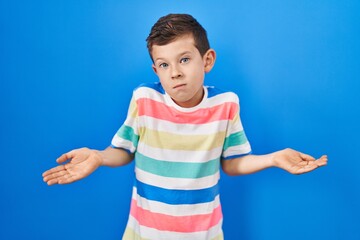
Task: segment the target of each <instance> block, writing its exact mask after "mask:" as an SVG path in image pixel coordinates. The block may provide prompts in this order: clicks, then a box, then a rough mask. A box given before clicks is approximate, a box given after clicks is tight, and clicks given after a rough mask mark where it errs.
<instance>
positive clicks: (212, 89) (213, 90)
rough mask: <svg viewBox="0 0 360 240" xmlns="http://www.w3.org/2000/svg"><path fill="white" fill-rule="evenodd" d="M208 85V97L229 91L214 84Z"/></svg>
mask: <svg viewBox="0 0 360 240" xmlns="http://www.w3.org/2000/svg"><path fill="white" fill-rule="evenodd" d="M206 87H207V90H208V98H211V97H215V96H216V95H219V94H222V93H226V92H228V91H224V90H222V89H219V88H216V87H212V86H206Z"/></svg>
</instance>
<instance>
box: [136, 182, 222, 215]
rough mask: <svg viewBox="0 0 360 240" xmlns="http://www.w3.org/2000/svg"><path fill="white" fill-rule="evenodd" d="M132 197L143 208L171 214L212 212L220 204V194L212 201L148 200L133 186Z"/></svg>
mask: <svg viewBox="0 0 360 240" xmlns="http://www.w3.org/2000/svg"><path fill="white" fill-rule="evenodd" d="M132 198H133V199H134V200H136V201H137V205H138V206H139V207H141V208H142V209H145V210H149V211H151V212H153V213H161V214H166V215H170V216H189V215H199V214H210V213H212V212H213V211H214V209H215V208H217V207H218V206H219V205H220V198H219V195H217V196H216V197H215V199H214V200H213V201H211V202H206V203H198V204H175V205H172V204H166V203H162V202H158V201H153V200H148V199H146V198H143V197H141V196H140V195H139V194H137V192H136V187H134V188H133V192H132Z"/></svg>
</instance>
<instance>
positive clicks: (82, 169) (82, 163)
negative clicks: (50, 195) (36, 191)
mask: <svg viewBox="0 0 360 240" xmlns="http://www.w3.org/2000/svg"><path fill="white" fill-rule="evenodd" d="M68 160H69V161H68ZM56 161H57V163H59V164H61V165H59V166H57V167H54V168H51V169H50V170H48V171H46V172H44V173H43V175H42V176H43V180H44V182H46V183H47V184H48V185H53V184H67V183H72V182H75V181H77V180H80V179H82V178H84V177H87V176H88V175H90V174H91V173H92V172H94V171H95V170H96V169H97V168H98V167H99V166H100V165H101V162H102V159H101V157H100V155H99V154H98V153H97V152H96V151H94V150H91V149H88V148H80V149H75V150H72V151H70V152H68V153H65V154H63V155H61V157H59V158H58V159H57V160H56ZM66 161H68V162H66ZM63 163H65V164H63Z"/></svg>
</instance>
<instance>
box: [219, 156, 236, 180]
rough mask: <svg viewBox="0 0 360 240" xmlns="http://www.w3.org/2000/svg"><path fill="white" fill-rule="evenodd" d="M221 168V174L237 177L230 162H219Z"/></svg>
mask: <svg viewBox="0 0 360 240" xmlns="http://www.w3.org/2000/svg"><path fill="white" fill-rule="evenodd" d="M221 167H222V170H223V172H224V173H225V174H227V175H229V176H237V175H239V174H238V173H237V171H236V168H235V166H234V165H233V164H231V161H226V160H223V161H222V162H221Z"/></svg>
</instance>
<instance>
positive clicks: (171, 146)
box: [43, 14, 327, 240]
mask: <svg viewBox="0 0 360 240" xmlns="http://www.w3.org/2000/svg"><path fill="white" fill-rule="evenodd" d="M147 47H148V50H149V53H150V57H151V59H152V61H153V65H152V67H153V70H154V72H155V73H156V75H157V76H158V77H159V79H160V83H154V84H144V85H141V86H140V87H138V88H137V89H135V90H134V93H133V97H132V99H131V102H130V107H129V111H128V115H127V118H126V120H125V122H124V124H123V125H122V126H121V127H120V129H119V130H118V132H117V133H116V134H115V136H114V138H113V139H112V142H111V146H110V147H108V148H107V149H105V150H103V151H97V150H91V149H88V148H82V149H76V150H73V151H70V152H68V153H65V154H63V155H62V156H61V157H60V158H58V159H57V162H58V163H65V162H66V161H67V160H69V159H70V161H69V162H67V163H65V164H63V165H60V166H57V167H54V168H52V169H50V170H48V171H46V172H45V173H44V174H43V177H44V181H45V182H47V183H48V184H49V185H53V184H66V183H71V182H74V181H77V180H79V179H82V178H84V177H86V176H88V175H89V174H90V173H92V172H93V171H95V170H96V169H97V168H98V167H99V166H122V165H125V164H127V163H129V162H130V161H132V160H133V159H135V176H136V178H135V183H134V187H133V194H132V200H131V209H130V214H129V220H128V224H127V227H126V230H125V233H124V236H123V239H156V240H158V239H192V240H193V239H223V232H222V219H223V218H222V211H221V204H220V199H219V189H218V187H219V185H218V181H219V176H220V174H219V168H220V165H221V167H222V169H223V171H224V172H225V173H227V174H229V175H240V174H249V173H254V172H257V171H260V170H263V169H265V168H269V167H273V166H275V167H279V168H282V169H284V170H287V171H288V172H290V173H293V174H301V173H305V172H309V171H312V170H314V169H316V168H317V167H320V166H324V165H326V164H327V157H326V156H322V157H321V158H320V159H318V160H315V159H314V158H313V157H311V156H309V155H306V154H303V153H300V152H297V151H295V150H291V149H285V150H282V151H278V152H274V153H271V154H268V155H258V156H255V155H252V154H251V147H250V144H249V142H248V140H247V138H246V135H245V133H244V130H243V127H242V124H241V121H240V117H239V111H240V108H239V101H238V97H237V95H236V94H234V93H232V92H225V91H221V90H219V89H217V88H214V87H206V86H204V85H203V84H204V78H205V73H208V72H210V70H211V69H212V67H213V66H214V63H215V59H216V54H215V51H214V50H213V49H211V48H210V46H209V42H208V39H207V35H206V31H205V30H204V29H203V27H202V26H201V25H200V24H199V23H198V22H197V21H196V20H195V19H194V18H193V17H192V16H190V15H187V14H170V15H167V16H164V17H162V18H160V19H159V20H158V22H156V23H155V25H154V26H153V27H152V29H151V32H150V34H149V36H148V38H147Z"/></svg>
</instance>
